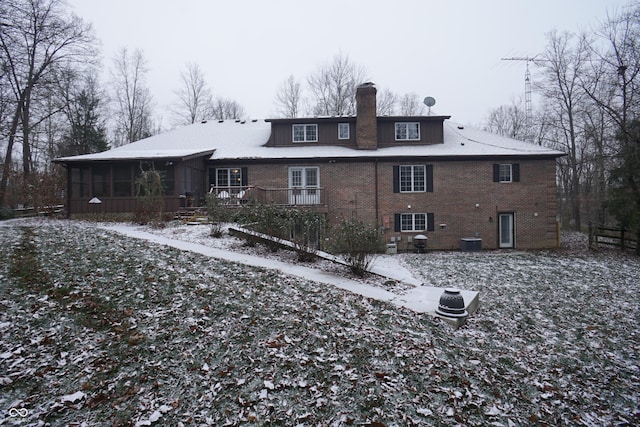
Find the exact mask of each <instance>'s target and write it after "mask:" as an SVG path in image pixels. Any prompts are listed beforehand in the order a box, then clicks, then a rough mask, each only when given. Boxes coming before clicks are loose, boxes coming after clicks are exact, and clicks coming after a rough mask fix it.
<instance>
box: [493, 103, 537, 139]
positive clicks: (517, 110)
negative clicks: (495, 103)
mask: <svg viewBox="0 0 640 427" xmlns="http://www.w3.org/2000/svg"><path fill="white" fill-rule="evenodd" d="M484 128H485V130H487V131H489V132H493V133H495V134H498V135H502V136H506V137H509V138H514V139H519V140H522V141H524V140H525V139H526V138H527V132H528V130H527V114H526V112H525V109H524V105H523V102H522V100H519V101H515V100H514V101H512V103H511V105H501V106H500V107H498V108H496V109H493V110H491V111H490V112H489V116H488V117H487V121H486V125H485V127H484Z"/></svg>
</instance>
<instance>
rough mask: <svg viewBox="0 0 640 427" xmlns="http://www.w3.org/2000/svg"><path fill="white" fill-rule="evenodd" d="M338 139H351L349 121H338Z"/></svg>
mask: <svg viewBox="0 0 640 427" xmlns="http://www.w3.org/2000/svg"><path fill="white" fill-rule="evenodd" d="M338 139H349V123H338Z"/></svg>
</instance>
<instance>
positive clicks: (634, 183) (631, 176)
mask: <svg viewBox="0 0 640 427" xmlns="http://www.w3.org/2000/svg"><path fill="white" fill-rule="evenodd" d="M596 36H597V37H598V39H597V40H598V41H599V42H600V44H593V45H592V46H593V50H592V52H593V58H594V59H593V61H592V72H591V73H590V75H589V76H588V77H589V78H588V79H585V81H584V82H583V87H584V89H585V92H586V93H587V94H588V96H589V97H590V98H591V99H592V100H593V101H594V102H595V103H596V104H597V105H598V106H599V107H600V108H601V109H602V110H603V111H604V112H605V113H606V115H607V116H608V117H609V118H610V119H611V121H612V122H613V123H614V124H615V128H616V132H615V133H616V137H615V139H614V141H615V142H617V146H616V147H615V154H614V156H613V167H612V169H611V174H610V180H609V184H610V188H609V201H608V206H609V208H610V210H611V212H612V213H613V214H614V215H615V216H616V218H617V219H618V222H619V223H620V224H621V225H622V226H623V227H629V228H633V229H635V230H636V231H637V233H638V234H640V131H639V130H638V129H639V128H640V95H639V89H640V88H639V87H638V86H639V83H640V4H638V3H637V2H636V3H632V4H631V5H630V6H629V7H628V8H626V9H625V10H623V11H622V12H621V13H620V14H618V15H617V16H607V20H606V21H605V22H604V24H603V25H602V27H601V29H600V30H599V31H598V32H597V33H596ZM638 253H639V254H640V246H639V247H638Z"/></svg>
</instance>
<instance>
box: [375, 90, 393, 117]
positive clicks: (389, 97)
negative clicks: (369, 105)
mask: <svg viewBox="0 0 640 427" xmlns="http://www.w3.org/2000/svg"><path fill="white" fill-rule="evenodd" d="M397 103H398V97H397V96H396V94H395V93H393V92H391V91H390V90H389V89H385V90H382V91H380V92H378V99H377V101H376V110H378V111H377V114H378V115H379V116H393V115H394V114H395V111H396V104H397Z"/></svg>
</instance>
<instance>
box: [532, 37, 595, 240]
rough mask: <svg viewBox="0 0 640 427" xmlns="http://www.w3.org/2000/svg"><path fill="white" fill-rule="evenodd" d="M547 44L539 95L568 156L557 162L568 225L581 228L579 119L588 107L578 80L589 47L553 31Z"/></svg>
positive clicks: (581, 139)
mask: <svg viewBox="0 0 640 427" xmlns="http://www.w3.org/2000/svg"><path fill="white" fill-rule="evenodd" d="M547 39H548V44H547V48H546V51H545V54H544V61H543V62H541V65H542V67H543V70H544V73H545V80H544V83H543V84H542V87H541V89H542V94H543V96H544V97H545V100H546V108H549V109H551V110H553V111H554V112H555V119H556V120H555V123H554V125H555V127H556V131H557V132H556V139H555V141H556V142H558V143H559V144H560V146H559V147H558V148H560V149H561V150H563V151H564V152H566V153H567V156H566V157H564V158H562V159H561V160H560V164H561V167H565V168H567V173H566V174H565V175H566V176H567V178H568V182H567V183H566V185H567V188H565V191H566V197H567V198H568V199H569V201H570V205H571V222H572V223H573V224H574V227H575V229H576V230H580V229H581V225H582V221H581V212H582V188H581V182H582V178H583V172H584V168H583V166H584V152H585V150H586V148H587V147H586V142H587V141H586V135H585V132H584V131H585V124H584V123H583V122H582V116H583V113H584V111H585V109H586V108H587V107H588V104H589V103H588V102H587V101H588V99H587V97H586V95H585V93H584V91H583V90H582V87H581V84H580V82H581V79H582V78H583V75H584V74H585V72H586V65H587V61H588V55H589V45H588V42H587V39H586V38H585V37H576V36H575V35H573V34H570V33H567V32H564V33H558V32H557V31H552V32H550V33H549V34H548V35H547Z"/></svg>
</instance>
